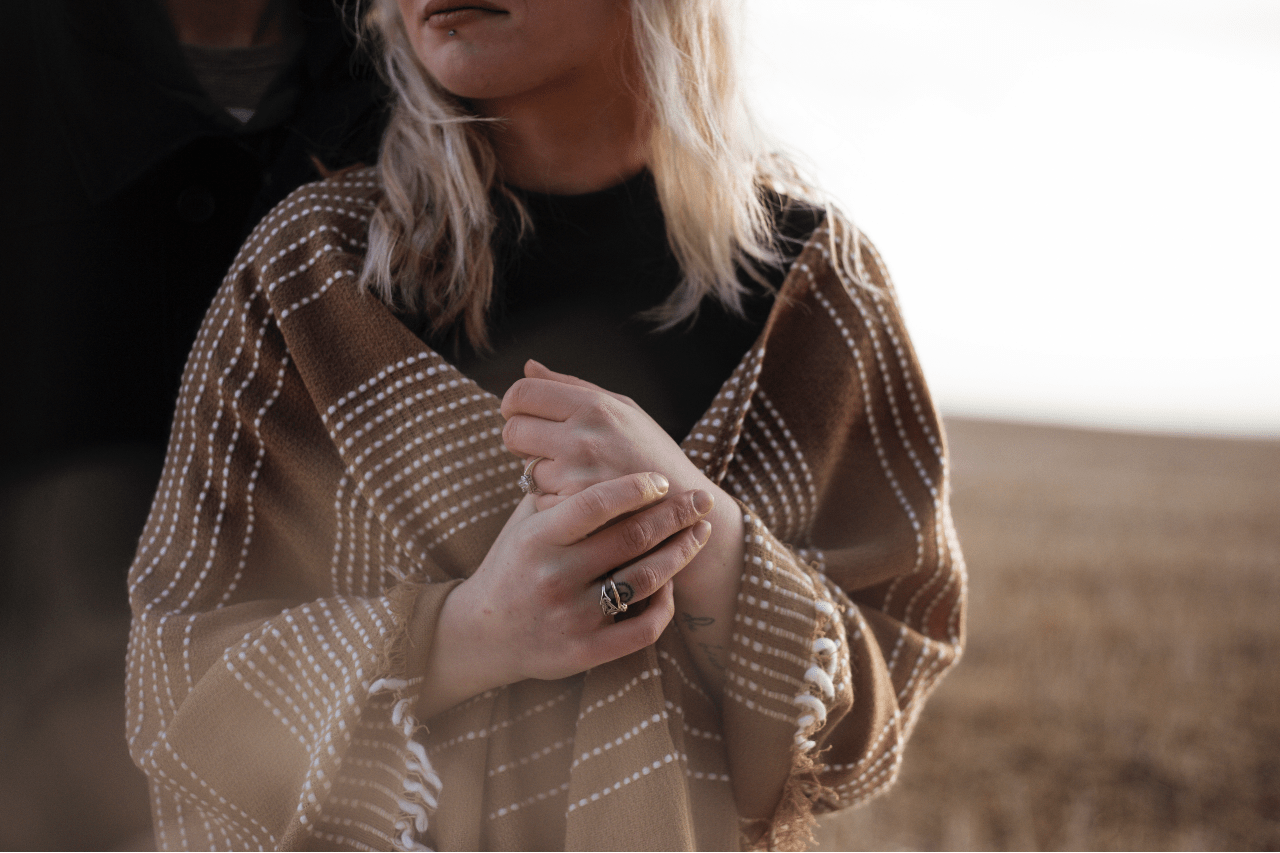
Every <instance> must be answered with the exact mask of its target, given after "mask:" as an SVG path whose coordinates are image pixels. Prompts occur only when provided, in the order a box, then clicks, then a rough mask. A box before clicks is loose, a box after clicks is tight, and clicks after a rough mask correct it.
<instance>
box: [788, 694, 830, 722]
mask: <svg viewBox="0 0 1280 853" xmlns="http://www.w3.org/2000/svg"><path fill="white" fill-rule="evenodd" d="M795 703H796V704H797V705H803V706H805V707H806V708H808V709H809V710H810V711H812V712H813V716H814V719H816V720H817V721H818V723H819V724H822V723H825V722H826V721H827V706H826V705H823V704H822V700H821V699H819V698H818V697H817V696H814V695H813V694H811V693H801V694H799V695H797V696H796V698H795Z"/></svg>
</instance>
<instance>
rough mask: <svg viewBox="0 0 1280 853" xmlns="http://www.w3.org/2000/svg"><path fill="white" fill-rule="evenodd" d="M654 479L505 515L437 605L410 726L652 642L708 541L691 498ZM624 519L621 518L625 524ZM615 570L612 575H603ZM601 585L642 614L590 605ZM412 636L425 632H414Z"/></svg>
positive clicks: (528, 504) (626, 480)
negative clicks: (492, 692) (608, 583)
mask: <svg viewBox="0 0 1280 853" xmlns="http://www.w3.org/2000/svg"><path fill="white" fill-rule="evenodd" d="M668 489H669V484H668V483H667V480H666V478H665V477H663V476H662V475H660V474H655V473H643V474H628V475H625V476H622V477H618V478H616V479H613V480H607V481H605V482H602V483H597V484H596V485H594V486H591V487H590V488H588V489H584V490H583V491H581V492H578V493H577V494H575V495H572V496H571V497H569V498H567V499H566V500H564V501H562V502H561V503H559V504H557V505H556V506H554V507H551V508H550V509H546V510H543V511H541V512H538V511H536V510H535V507H534V500H533V497H532V496H527V497H525V499H524V500H523V501H521V502H520V504H519V505H518V506H517V507H516V509H515V511H514V512H513V513H512V514H511V517H510V518H509V519H508V520H507V523H506V525H505V526H504V527H503V529H502V532H501V533H499V534H498V538H497V539H496V540H495V541H494V543H493V546H492V547H491V548H490V549H489V553H488V554H487V555H486V556H485V559H484V561H483V562H482V563H481V564H480V567H479V568H478V569H477V570H476V572H475V574H473V575H472V576H471V577H470V578H468V579H467V580H465V581H463V582H462V583H461V584H459V585H458V586H457V587H456V588H454V590H453V591H452V592H451V593H450V594H449V596H448V597H447V598H446V599H445V602H444V605H443V607H442V609H441V610H440V614H439V617H438V619H437V620H436V626H435V631H434V635H433V636H431V637H423V636H417V637H415V646H417V647H418V648H419V649H421V648H423V646H422V644H423V643H424V641H425V642H426V643H429V644H430V645H429V647H428V648H426V649H425V651H426V661H425V665H424V666H423V674H424V680H425V683H424V684H423V687H422V690H421V694H420V695H421V699H420V701H419V704H418V708H417V711H418V718H419V719H423V720H425V719H429V718H430V717H432V716H434V715H435V714H437V713H439V712H441V711H443V710H445V709H447V708H451V707H453V706H454V705H456V704H458V703H460V702H462V701H464V700H466V699H469V698H470V697H472V696H475V695H478V694H480V693H483V692H484V691H485V690H489V689H492V688H495V687H500V686H502V685H505V684H511V683H513V682H516V681H520V680H523V679H526V678H541V679H556V678H565V677H568V676H570V675H575V674H577V673H579V672H582V671H583V670H586V669H589V668H591V667H593V666H598V665H600V664H603V663H607V662H609V661H611V660H615V659H617V658H620V657H623V656H624V655H628V654H630V653H631V652H634V651H637V650H638V649H642V648H644V647H645V646H649V645H652V644H653V643H655V642H656V641H657V639H658V637H659V635H660V634H661V633H662V631H663V629H665V628H666V626H667V623H669V622H670V621H671V618H672V616H673V615H674V612H675V605H674V601H673V597H672V586H671V579H672V578H673V577H674V576H675V574H676V573H677V572H679V571H680V570H681V569H683V568H684V567H685V566H686V565H688V563H689V561H690V560H692V559H693V558H694V556H695V555H697V553H698V550H699V549H700V548H701V547H702V545H703V544H704V543H705V542H706V541H707V539H708V537H709V536H710V532H711V526H710V524H708V523H707V522H706V521H704V520H703V515H704V513H701V512H699V511H698V510H697V508H696V507H695V506H694V500H693V498H694V495H695V494H696V491H689V492H685V493H682V494H679V495H674V496H669V497H668V496H667V491H668ZM628 514H630V515H628ZM615 569H616V570H617V571H614V570H615ZM610 572H613V574H612V578H613V581H614V583H615V584H616V585H617V588H618V590H619V592H620V593H621V595H622V597H623V600H624V601H630V602H633V603H634V602H639V601H641V600H644V599H648V605H647V606H646V607H645V608H644V609H643V611H642V612H640V613H639V614H637V615H636V616H634V617H631V618H628V619H621V620H618V621H616V622H615V621H614V619H613V617H611V616H606V615H605V613H604V611H603V610H602V609H601V607H600V590H601V583H602V580H603V578H604V576H605V575H608V574H609V573H610ZM418 630H426V628H425V626H423V627H420V628H418Z"/></svg>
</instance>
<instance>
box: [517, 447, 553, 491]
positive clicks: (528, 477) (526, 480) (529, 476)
mask: <svg viewBox="0 0 1280 853" xmlns="http://www.w3.org/2000/svg"><path fill="white" fill-rule="evenodd" d="M546 458H547V457H545V456H535V457H533V458H532V459H530V460H529V462H528V463H527V464H526V465H525V466H524V473H523V474H521V475H520V479H519V480H517V481H516V482H517V483H519V484H520V491H522V492H524V493H525V494H526V495H545V494H546V492H544V491H542V489H539V488H538V484H537V483H535V482H534V481H533V466H534V465H537V464H538V463H539V462H541V461H542V460H543V459H546Z"/></svg>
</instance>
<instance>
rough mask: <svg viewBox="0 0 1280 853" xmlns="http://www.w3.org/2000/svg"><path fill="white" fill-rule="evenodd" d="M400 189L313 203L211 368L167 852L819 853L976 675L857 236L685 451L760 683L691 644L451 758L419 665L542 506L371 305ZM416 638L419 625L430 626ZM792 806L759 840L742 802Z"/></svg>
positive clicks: (944, 487) (157, 771)
mask: <svg viewBox="0 0 1280 853" xmlns="http://www.w3.org/2000/svg"><path fill="white" fill-rule="evenodd" d="M377 193H378V186H377V184H376V182H375V178H374V176H373V174H372V172H371V171H368V170H366V171H361V172H353V173H349V174H346V175H343V176H338V177H335V178H330V179H328V180H326V181H324V182H321V183H317V184H313V185H309V186H306V187H303V188H302V189H300V190H298V191H296V192H295V193H293V194H292V195H291V196H290V197H289V198H288V199H286V200H285V201H284V202H283V203H282V204H281V205H280V206H279V207H277V208H276V209H275V210H274V211H273V212H272V213H271V214H270V215H269V216H268V217H267V218H266V219H265V220H263V222H262V223H260V224H259V226H258V227H257V228H256V230H255V231H254V232H253V233H252V234H251V236H250V237H249V239H248V241H247V243H246V245H245V246H244V248H243V249H242V250H241V252H240V254H239V256H238V258H237V259H236V261H235V263H234V265H233V267H232V269H231V271H230V272H229V274H228V276H227V278H226V280H225V282H224V284H223V286H222V288H221V290H220V291H219V293H218V295H217V297H216V299H215V301H214V303H213V305H212V307H211V308H210V310H209V313H208V315H207V317H206V319H205V322H204V324H203V327H202V329H201V331H200V333H199V336H198V338H197V340H196V342H195V345H194V349H193V351H192V354H191V357H190V360H189V362H188V365H187V368H186V373H185V378H184V382H183V386H182V390H181V393H180V396H179V400H178V405H177V412H176V415H175V420H174V425H173V432H172V437H171V440H170V445H169V450H168V457H167V462H166V466H165V470H164V475H163V478H162V480H161V482H160V485H159V488H158V492H157V495H156V498H155V502H154V505H153V508H152V511H151V516H150V519H149V521H148V523H147V526H146V529H145V531H144V533H143V535H142V538H141V541H140V545H139V549H138V553H137V557H136V560H135V563H134V565H133V567H132V570H131V572H130V588H129V592H130V596H131V602H132V607H133V614H134V617H133V625H132V632H131V637H130V649H129V661H128V664H129V667H128V673H129V674H128V702H129V708H128V732H127V734H128V740H129V744H130V748H131V751H132V754H133V757H134V760H135V761H136V762H137V764H138V766H139V767H141V768H142V769H143V771H145V773H146V774H147V776H148V777H149V780H150V786H151V791H152V804H153V816H154V821H155V830H156V839H157V842H158V843H159V844H160V845H161V846H162V847H164V848H188V849H208V848H221V849H240V848H325V849H388V848H393V847H394V848H401V849H404V848H408V849H415V848H422V847H424V846H433V847H439V848H442V849H481V848H502V849H556V848H568V849H606V850H610V849H690V848H701V849H737V848H738V847H740V846H742V845H748V846H751V845H755V846H775V847H781V848H797V847H802V846H803V845H804V843H805V842H806V840H807V839H808V837H809V836H808V827H809V824H810V823H811V821H812V818H811V815H812V814H813V813H815V812H822V811H829V810H832V809H837V808H842V807H846V806H848V805H851V804H854V803H857V802H860V801H863V800H866V799H867V798H869V797H872V796H874V795H875V794H877V793H879V792H881V791H883V790H884V789H885V788H886V787H887V786H888V785H889V784H890V783H891V782H892V780H893V779H894V777H895V775H896V773H897V770H898V766H899V762H900V761H901V758H902V748H903V744H904V741H905V739H906V737H907V735H908V733H909V732H910V730H911V728H912V726H913V724H914V722H915V720H916V718H917V715H918V714H919V712H920V708H921V705H922V702H923V699H924V697H925V696H926V694H927V693H928V692H929V691H930V689H931V688H932V687H933V686H934V685H935V684H936V683H937V681H938V679H939V678H940V677H941V675H942V674H943V672H944V671H945V670H946V669H947V668H948V667H949V666H951V664H953V663H954V662H955V661H956V659H957V657H958V654H959V649H960V643H961V637H962V634H963V625H962V607H963V601H964V570H963V565H962V561H961V557H960V552H959V549H958V547H957V544H956V540H955V536H954V532H953V529H952V525H951V519H950V514H949V508H948V481H947V462H946V452H945V444H944V440H943V435H942V432H941V429H940V426H939V422H938V419H937V416H936V414H935V412H934V409H933V406H932V404H931V402H930V400H929V397H928V394H927V392H926V389H925V386H924V383H923V380H922V378H921V375H920V371H919V368H918V365H917V363H916V360H915V357H914V355H913V353H912V350H911V347H910V344H909V342H908V340H907V336H906V333H905V331H904V329H903V326H902V323H901V319H900V316H899V312H898V308H897V306H896V303H895V300H894V297H893V290H892V286H891V284H890V282H889V280H888V278H887V276H886V275H885V273H884V270H883V266H882V264H881V263H880V260H879V258H878V257H877V255H876V253H875V251H874V249H873V248H872V247H871V245H870V244H869V243H867V242H866V241H865V240H864V239H862V238H861V237H860V235H859V234H858V233H857V231H856V230H855V229H853V228H852V226H850V225H848V224H847V223H845V222H843V221H842V220H840V219H839V218H838V217H836V216H831V217H828V222H827V224H826V225H824V226H823V227H822V228H821V229H820V230H819V232H818V233H817V234H815V235H814V237H813V239H812V240H811V241H810V243H809V245H808V246H806V247H805V249H804V250H803V252H802V254H801V255H800V256H799V258H798V259H797V261H796V262H795V263H794V265H793V267H792V269H791V270H790V273H789V275H788V277H787V279H786V281H785V283H784V285H783V288H782V292H781V296H780V298H779V299H778V300H777V304H776V307H775V309H774V311H773V313H772V315H771V316H770V318H769V320H768V322H767V324H766V326H765V328H764V330H763V332H762V334H761V336H760V338H759V340H758V342H757V343H756V345H755V346H754V347H753V348H752V349H751V350H750V351H749V352H748V353H747V354H746V355H745V357H744V358H743V359H742V361H741V363H740V365H739V366H738V367H737V369H736V371H735V372H734V373H733V375H732V376H731V377H730V378H729V379H728V381H727V382H726V383H725V384H724V386H723V388H722V390H721V391H720V392H719V394H718V396H717V397H716V398H715V400H714V401H712V402H711V405H710V408H709V409H708V410H707V413H706V416H705V417H704V418H703V419H702V420H701V421H700V422H699V423H698V424H697V425H696V426H695V427H694V429H693V432H692V433H691V434H690V435H689V436H688V437H687V438H686V439H685V441H684V442H683V445H682V447H683V449H684V450H685V451H686V452H687V454H688V455H689V457H690V458H691V459H693V460H694V461H695V462H696V464H698V465H699V466H701V468H702V470H703V471H704V472H705V473H706V474H707V475H708V476H709V477H710V478H711V479H712V480H714V481H716V482H718V483H720V484H721V485H722V486H723V488H725V489H726V490H727V491H728V492H729V493H730V494H731V495H733V496H735V498H736V499H737V500H739V501H740V503H741V508H742V511H743V513H744V518H745V520H746V531H747V535H746V559H745V563H744V565H743V571H742V580H741V586H740V592H739V596H738V610H737V616H736V620H735V624H734V632H733V638H732V650H731V653H730V657H729V671H728V683H727V686H726V687H725V689H724V693H723V696H721V697H711V696H709V695H708V693H707V689H706V687H705V686H704V685H703V684H702V683H701V681H700V680H699V677H698V675H697V670H696V667H695V665H694V663H693V660H692V658H691V656H690V653H689V651H688V649H687V648H686V646H685V643H684V641H683V639H682V638H681V636H680V633H679V632H678V631H677V630H676V629H675V627H674V626H672V627H671V628H670V629H669V630H667V631H666V632H665V633H664V634H663V636H662V638H661V639H660V640H659V642H658V643H656V644H655V645H654V646H651V647H649V648H645V649H642V650H641V651H638V652H636V653H634V654H632V655H630V656H628V657H625V658H623V659H620V660H617V661H614V662H612V663H609V664H606V665H603V666H599V667H596V668H594V669H592V670H589V671H587V672H585V673H583V674H581V675H578V676H576V677H573V678H569V679H565V680H562V681H554V682H546V681H526V682H521V683H517V684H512V685H510V686H508V687H505V688H502V689H498V690H492V691H489V692H486V693H484V694H482V695H480V696H477V697H474V698H473V699H470V700H468V701H466V702H464V703H462V704H461V705H459V706H457V707H455V708H453V709H451V710H449V711H447V712H445V713H443V714H441V715H439V716H438V717H437V718H434V719H432V720H431V721H430V726H429V727H427V726H424V725H423V724H422V721H419V720H416V719H414V717H413V714H412V709H413V708H414V706H415V700H416V698H417V696H418V691H419V690H420V689H421V680H420V679H419V678H416V677H415V674H414V673H413V672H409V671H406V663H405V661H406V660H407V659H408V658H409V657H410V656H411V655H410V651H411V650H412V651H414V652H415V653H421V652H422V650H423V649H425V648H427V645H426V644H429V643H430V642H431V636H430V631H429V630H428V631H425V632H422V631H419V632H417V634H416V635H415V636H412V637H411V636H409V632H408V629H407V627H406V626H407V623H408V622H409V616H410V614H411V613H416V614H417V615H415V616H414V619H415V624H423V625H428V626H429V625H431V624H433V621H434V618H435V614H438V612H439V608H440V606H441V604H442V602H443V601H444V598H445V596H446V595H447V594H448V593H449V591H450V590H451V589H452V588H453V587H454V586H455V585H456V584H457V583H459V582H461V580H462V579H463V578H465V577H466V576H467V575H468V573H469V572H471V571H472V570H473V569H474V568H475V567H476V566H477V565H479V563H480V561H481V560H482V558H483V557H484V555H485V554H486V552H487V550H488V548H489V546H490V543H492V542H493V540H494V538H495V536H496V535H497V533H498V531H499V530H500V528H501V527H502V525H503V523H504V522H505V520H506V518H507V517H508V515H509V514H510V512H511V510H512V508H513V507H514V506H515V505H516V503H517V502H518V501H519V499H520V497H521V495H520V492H519V490H518V488H517V486H516V478H517V476H518V475H519V473H520V460H519V459H517V458H516V457H515V456H513V455H512V454H510V453H509V452H508V451H506V449H505V448H504V447H503V445H502V441H501V429H502V425H503V420H502V417H501V415H500V414H499V400H498V399H497V398H496V397H494V396H493V395H492V394H490V393H488V392H486V391H484V390H482V389H481V388H480V387H479V386H477V385H476V384H475V383H473V382H472V381H470V380H469V379H468V378H467V377H466V376H464V375H461V374H459V372H458V371H457V370H456V369H454V368H453V367H452V366H451V365H450V364H449V363H448V362H447V361H446V360H445V359H443V358H442V357H441V356H439V355H437V354H436V353H435V352H433V351H431V350H430V349H428V348H426V347H425V345H424V344H423V343H422V342H421V341H420V340H419V339H418V338H417V337H416V336H415V335H414V334H412V333H411V332H410V331H409V330H408V329H407V328H406V327H405V326H404V325H403V324H402V323H401V322H399V321H398V320H397V318H396V317H395V316H394V315H393V314H392V313H391V312H390V311H389V310H388V309H387V308H386V307H385V306H384V305H383V304H382V303H381V302H380V301H379V300H378V299H377V298H375V297H374V296H372V295H370V294H369V293H368V292H367V291H364V290H363V289H362V288H360V287H359V286H357V277H358V271H359V269H360V265H361V261H362V258H363V252H364V250H365V240H366V234H367V229H368V220H369V216H370V212H371V210H372V206H373V204H374V202H375V200H376V198H377ZM415 608H416V610H415ZM733 774H751V776H752V777H753V778H756V779H759V780H760V782H761V783H762V784H773V785H777V786H778V787H780V788H782V789H783V791H784V793H783V797H782V801H781V803H780V805H779V807H778V810H777V813H776V814H775V816H774V818H773V819H772V820H769V821H757V822H754V823H748V822H744V821H740V820H739V818H738V816H737V814H736V811H735V808H734V800H733V795H732V789H731V784H730V778H731V776H732V775H733Z"/></svg>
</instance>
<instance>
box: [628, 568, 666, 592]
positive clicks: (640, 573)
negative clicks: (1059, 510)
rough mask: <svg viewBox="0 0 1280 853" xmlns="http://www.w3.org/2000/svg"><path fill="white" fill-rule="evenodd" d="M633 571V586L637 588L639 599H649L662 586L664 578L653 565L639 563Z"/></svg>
mask: <svg viewBox="0 0 1280 853" xmlns="http://www.w3.org/2000/svg"><path fill="white" fill-rule="evenodd" d="M631 569H632V571H633V572H634V574H633V575H632V578H631V585H632V586H633V587H635V591H636V597H637V598H647V597H648V596H650V595H652V594H653V593H654V592H656V591H657V589H658V587H660V586H662V582H663V577H662V575H661V573H660V572H659V571H658V570H657V568H656V567H654V565H653V564H652V563H649V562H648V561H645V562H643V563H637V564H636V565H634V566H632V567H631Z"/></svg>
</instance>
